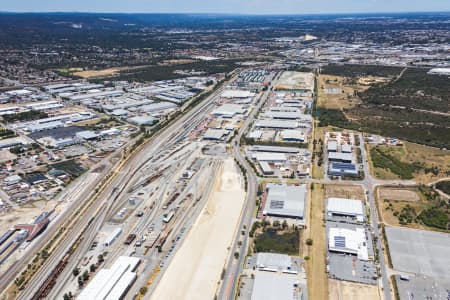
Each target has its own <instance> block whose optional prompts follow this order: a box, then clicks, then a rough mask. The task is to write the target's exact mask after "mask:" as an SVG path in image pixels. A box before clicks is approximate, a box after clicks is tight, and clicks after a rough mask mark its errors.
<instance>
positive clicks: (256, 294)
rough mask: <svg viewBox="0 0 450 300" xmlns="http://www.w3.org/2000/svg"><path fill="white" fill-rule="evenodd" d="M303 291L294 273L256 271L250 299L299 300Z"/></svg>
mask: <svg viewBox="0 0 450 300" xmlns="http://www.w3.org/2000/svg"><path fill="white" fill-rule="evenodd" d="M303 292H304V290H303V289H302V288H301V287H300V286H299V280H298V279H297V278H296V276H295V275H292V274H284V273H273V272H257V273H256V275H255V281H254V283H253V289H252V297H251V300H300V299H303Z"/></svg>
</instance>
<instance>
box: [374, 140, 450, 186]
mask: <svg viewBox="0 0 450 300" xmlns="http://www.w3.org/2000/svg"><path fill="white" fill-rule="evenodd" d="M369 148H370V151H369V152H370V153H371V154H372V155H371V167H372V168H371V169H372V170H373V175H374V176H376V177H377V178H380V179H398V178H402V177H403V178H405V179H406V178H413V179H414V180H416V181H417V182H418V183H430V182H433V181H436V180H438V179H441V178H445V177H447V176H448V172H449V171H450V151H448V150H441V149H438V148H433V147H428V146H424V145H418V144H414V143H409V142H404V144H403V146H376V147H374V146H370V147H369ZM375 149H376V151H377V153H374V151H375ZM374 154H380V155H377V157H376V159H377V160H375V159H374V157H373V155H374ZM378 156H380V157H378ZM382 156H384V157H382Z"/></svg>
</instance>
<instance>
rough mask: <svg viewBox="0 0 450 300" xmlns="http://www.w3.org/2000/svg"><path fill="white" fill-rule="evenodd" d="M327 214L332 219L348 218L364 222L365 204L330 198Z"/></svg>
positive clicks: (351, 200) (358, 201)
mask: <svg viewBox="0 0 450 300" xmlns="http://www.w3.org/2000/svg"><path fill="white" fill-rule="evenodd" d="M327 203H328V204H327V214H328V216H330V217H333V216H337V217H347V218H353V219H356V220H357V221H358V222H363V221H364V204H363V203H362V201H360V200H353V199H345V198H328V199H327Z"/></svg>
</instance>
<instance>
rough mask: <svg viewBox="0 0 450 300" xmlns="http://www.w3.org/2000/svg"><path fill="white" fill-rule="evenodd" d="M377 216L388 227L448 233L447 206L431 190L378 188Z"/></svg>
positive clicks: (448, 212) (449, 214)
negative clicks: (446, 231)
mask: <svg viewBox="0 0 450 300" xmlns="http://www.w3.org/2000/svg"><path fill="white" fill-rule="evenodd" d="M375 195H376V199H377V205H378V215H379V216H380V219H381V220H382V221H383V222H384V223H385V224H386V225H390V226H404V227H409V228H415V229H424V230H430V229H431V230H444V231H445V230H449V226H450V210H449V209H448V207H449V204H445V202H442V201H443V199H442V198H440V197H439V195H438V194H437V193H436V192H435V191H434V190H433V189H432V188H429V187H426V186H419V187H389V186H382V187H377V189H376V191H375Z"/></svg>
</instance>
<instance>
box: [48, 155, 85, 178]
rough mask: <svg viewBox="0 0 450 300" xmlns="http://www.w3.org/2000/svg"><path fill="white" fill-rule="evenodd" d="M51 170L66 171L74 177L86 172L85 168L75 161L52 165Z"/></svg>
mask: <svg viewBox="0 0 450 300" xmlns="http://www.w3.org/2000/svg"><path fill="white" fill-rule="evenodd" d="M50 168H52V169H55V170H60V171H64V172H66V173H68V174H70V175H71V176H73V177H78V176H80V175H81V174H83V172H84V171H86V168H85V167H83V166H82V165H81V164H79V163H78V162H76V161H75V160H73V159H71V160H66V161H63V162H59V163H55V164H52V165H50Z"/></svg>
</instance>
